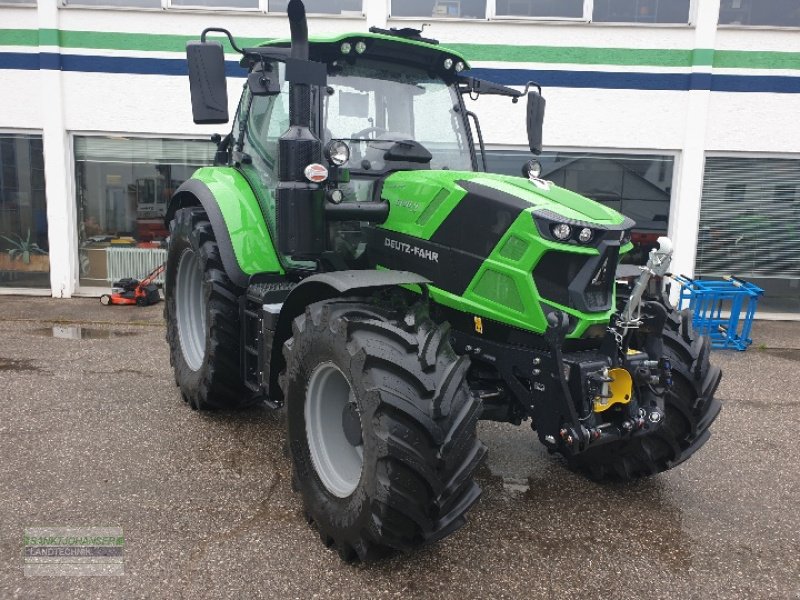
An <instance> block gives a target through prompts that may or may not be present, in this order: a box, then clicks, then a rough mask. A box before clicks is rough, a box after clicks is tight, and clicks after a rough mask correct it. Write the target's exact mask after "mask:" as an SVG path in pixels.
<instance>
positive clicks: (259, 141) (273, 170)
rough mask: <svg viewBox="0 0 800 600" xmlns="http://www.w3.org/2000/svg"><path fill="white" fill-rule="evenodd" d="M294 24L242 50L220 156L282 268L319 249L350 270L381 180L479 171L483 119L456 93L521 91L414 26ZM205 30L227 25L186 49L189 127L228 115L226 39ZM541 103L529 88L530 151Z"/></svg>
mask: <svg viewBox="0 0 800 600" xmlns="http://www.w3.org/2000/svg"><path fill="white" fill-rule="evenodd" d="M297 29H298V28H297V27H295V29H293V39H292V40H272V41H269V42H267V43H265V44H263V45H261V46H258V47H256V48H246V49H244V50H240V52H241V53H242V59H241V61H240V66H242V67H244V68H246V69H247V70H248V79H247V84H246V85H245V86H244V92H243V94H242V97H241V100H240V102H239V106H238V109H237V111H236V115H235V117H234V121H233V128H232V131H231V133H230V134H229V135H227V136H225V137H224V138H221V137H220V138H218V152H217V161H216V162H217V164H218V165H233V166H235V168H237V169H238V170H239V171H240V172H241V173H242V174H243V175H244V176H245V177H246V178H247V180H248V182H249V183H250V185H251V187H252V188H253V190H254V191H255V193H256V195H257V197H258V200H259V202H260V204H261V205H262V207H263V209H264V213H265V214H266V216H267V220H268V224H269V229H270V233H271V235H272V236H273V237H274V238H276V239H277V240H278V247H279V248H278V249H279V252H280V255H281V259H282V260H283V262H284V264H285V266H286V267H287V268H290V269H311V270H315V269H317V268H318V267H319V261H320V257H321V256H323V255H325V254H326V253H327V255H328V256H330V253H333V254H335V255H336V256H337V261H338V262H339V263H340V264H341V261H342V260H343V261H345V264H347V265H348V266H352V264H351V261H354V260H358V258H359V256H360V254H361V253H362V250H363V248H364V244H363V238H362V237H361V235H360V233H361V227H360V225H359V224H365V223H382V222H384V221H385V219H386V217H387V216H388V212H389V209H390V206H389V204H388V203H386V202H384V201H383V200H384V198H383V197H382V190H383V183H384V182H385V180H386V178H387V176H389V175H391V174H393V173H396V172H398V171H429V170H432V171H457V172H474V171H480V170H481V167H482V165H483V166H484V167H485V160H484V159H483V156H482V155H481V156H480V157H479V156H477V155H476V152H475V146H476V142H477V143H478V146H479V147H480V148H481V152H482V151H483V140H482V138H481V134H480V126H479V124H478V121H477V117H476V116H475V115H474V114H473V113H471V112H469V111H468V110H467V109H466V107H465V104H464V101H463V96H464V95H465V94H469V95H471V96H472V97H473V98H476V97H477V96H478V95H480V94H500V95H505V96H508V97H510V98H511V99H512V100H513V102H517V101H518V99H519V97H521V96H522V95H524V93H523V92H520V91H518V90H514V89H512V88H508V87H505V86H502V85H497V84H494V83H491V82H487V81H481V80H478V79H475V78H472V77H468V76H466V75H464V74H463V72H464V71H465V70H467V69H468V68H469V65H468V63H467V61H466V59H465V58H464V57H463V56H461V55H460V54H459V53H457V52H453V51H451V50H448V49H446V48H444V47H442V46H440V45H439V43H438V41H436V40H433V39H429V38H424V37H422V36H421V32H420V31H417V30H414V29H401V30H397V29H391V30H383V29H378V28H374V27H373V28H372V29H371V30H370V32H369V33H364V34H345V35H338V36H330V37H315V38H311V39H310V40H308V38H307V37H306V32H305V31H304V30H303V31H297ZM212 31H220V32H224V30H215V29H209V30H206V31H205V32H204V33H203V36H202V39H201V42H199V43H197V42H195V43H190V44H189V46H188V56H189V64H190V81H191V85H192V97H193V111H194V119H195V122H196V123H222V122H226V121H227V114H226V113H227V94H226V93H225V77H224V72H225V69H224V66H222V67H221V66H220V63H221V61H224V59H223V55H222V47H221V45H220V44H219V43H217V42H211V41H206V40H205V37H206V35H207V34H208V33H210V32H212ZM224 33H226V34H227V32H224ZM228 35H229V34H228ZM230 39H231V43H233V38H232V37H231V38H230ZM234 46H235V44H234ZM543 109H544V100H543V99H542V97H541V95H540V94H539V92H538V91H532V92H530V93H529V101H528V123H529V132H530V138H531V149H532V150H533V151H534V152H539V151H541V125H542V118H543ZM470 119H472V120H473V123H474V124H475V134H477V135H476V137H477V138H478V139H477V140H476V139H475V137H474V136H473V129H472V128H471V127H470V121H469V120H470ZM484 170H485V168H484ZM302 198H304V199H302Z"/></svg>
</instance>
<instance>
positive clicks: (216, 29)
mask: <svg viewBox="0 0 800 600" xmlns="http://www.w3.org/2000/svg"><path fill="white" fill-rule="evenodd" d="M212 31H213V32H215V33H224V34H225V35H227V36H228V41H229V42H230V43H231V47H233V49H234V50H236V52H238V53H239V54H244V50H242V49H241V48H239V46H237V45H236V42H235V41H234V39H233V34H232V33H231V32H230V31H228V30H227V29H223V28H222V27H207V28H206V29H203V33H201V34H200V41H201V42H203V43H205V42H206V34H208V33H210V32H212Z"/></svg>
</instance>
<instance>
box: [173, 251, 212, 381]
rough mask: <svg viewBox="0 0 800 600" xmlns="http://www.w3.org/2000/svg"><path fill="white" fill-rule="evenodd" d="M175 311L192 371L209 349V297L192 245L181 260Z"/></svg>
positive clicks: (179, 334)
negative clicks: (207, 348)
mask: <svg viewBox="0 0 800 600" xmlns="http://www.w3.org/2000/svg"><path fill="white" fill-rule="evenodd" d="M175 312H176V321H177V323H178V338H179V339H180V343H181V350H183V358H184V360H185V361H186V364H187V365H188V366H189V368H190V369H191V370H192V371H198V370H200V367H201V366H202V365H203V358H204V357H205V353H206V298H205V294H204V293H203V272H202V271H201V270H200V262H199V261H198V260H197V254H196V253H195V252H194V251H193V250H191V249H189V248H187V249H186V250H184V251H183V254H181V258H180V261H179V262H178V273H177V275H176V278H175Z"/></svg>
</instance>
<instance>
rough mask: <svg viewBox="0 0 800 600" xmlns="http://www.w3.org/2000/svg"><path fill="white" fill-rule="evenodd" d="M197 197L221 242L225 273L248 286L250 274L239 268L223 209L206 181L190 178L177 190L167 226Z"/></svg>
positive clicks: (167, 218)
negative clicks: (180, 209)
mask: <svg viewBox="0 0 800 600" xmlns="http://www.w3.org/2000/svg"><path fill="white" fill-rule="evenodd" d="M195 198H196V199H197V200H199V201H200V205H201V206H202V207H203V209H204V210H205V211H206V215H208V220H209V221H210V222H211V228H212V229H213V230H214V237H216V238H217V244H219V253H220V256H221V257H222V264H223V265H224V266H225V273H226V274H227V275H228V277H229V278H230V280H231V281H232V282H233V283H235V284H236V285H238V286H239V287H241V288H246V287H247V284H248V283H249V276H248V275H247V274H245V272H244V271H242V269H241V268H239V263H238V262H237V260H236V255H235V254H234V253H233V244H232V243H231V236H230V234H229V233H228V226H227V225H226V224H225V219H223V218H222V211H220V209H219V205H218V204H217V201H216V199H215V198H214V194H212V193H211V190H210V189H208V186H207V185H206V184H205V183H203V182H202V181H199V180H197V179H188V180H186V181H185V182H184V183H183V185H181V187H179V188H178V189H177V190H176V191H175V194H174V195H173V196H172V199H171V200H170V205H169V209H168V210H167V215H166V217H165V221H166V222H167V226H169V222H170V221H171V220H172V217H173V216H174V215H175V211H176V210H178V209H179V208H185V207H187V206H196V205H197V203H196V202H195V201H194V199H195Z"/></svg>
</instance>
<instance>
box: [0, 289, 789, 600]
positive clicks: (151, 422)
mask: <svg viewBox="0 0 800 600" xmlns="http://www.w3.org/2000/svg"><path fill="white" fill-rule="evenodd" d="M163 334H164V331H163V327H162V324H161V306H154V307H148V308H139V307H102V306H101V305H100V304H99V303H98V302H97V300H71V301H63V300H61V301H58V300H49V299H41V298H12V297H0V457H2V460H1V461H0V598H9V597H11V598H13V597H20V598H39V597H41V598H50V597H53V596H55V595H57V596H62V597H81V598H106V597H125V598H138V597H151V598H163V597H174V598H189V597H191V598H222V597H239V598H259V597H263V598H313V597H326V598H379V597H402V598H428V597H431V598H434V597H435V598H556V597H570V598H571V597H575V598H609V599H617V598H646V597H649V598H698V599H701V598H702V599H705V598H737V599H738V598H792V599H796V600H797V599H800V450H798V445H797V443H796V442H795V440H796V439H797V431H798V429H799V428H800V400H798V395H797V390H798V389H800V370H798V364H797V363H798V359H800V350H799V349H800V323H775V322H759V323H757V324H756V327H755V330H754V336H753V337H754V339H755V343H754V345H753V347H752V348H751V349H750V350H748V351H747V352H744V353H736V352H715V353H714V355H713V359H714V361H715V362H716V363H717V364H719V365H721V366H722V368H723V371H724V373H725V375H724V378H723V381H722V384H721V386H720V389H719V391H718V394H717V396H718V397H719V398H720V399H721V400H722V401H723V404H724V409H723V412H722V413H721V415H720V417H719V419H718V420H717V422H716V423H715V425H714V426H713V427H712V433H713V437H712V438H711V440H710V441H709V443H708V444H707V445H706V446H705V447H704V448H703V449H702V450H701V451H700V452H699V453H698V454H696V455H695V456H694V457H693V458H692V459H691V460H689V461H688V462H686V463H684V464H683V465H681V466H680V467H678V468H677V469H674V470H673V471H669V472H667V473H664V474H662V475H659V476H656V477H654V478H651V479H648V480H645V481H641V482H638V483H635V484H629V485H621V484H616V485H598V484H595V483H592V482H589V481H587V480H585V479H584V478H582V477H580V476H578V475H576V474H573V473H570V472H569V471H567V470H566V469H565V468H564V467H563V465H562V464H561V462H560V461H559V460H558V459H557V458H554V457H551V456H549V455H548V454H547V453H546V452H545V451H544V449H543V448H542V447H541V446H540V445H539V444H538V442H537V441H536V439H535V437H534V435H533V433H532V432H531V431H530V429H529V428H528V427H526V426H522V427H513V426H507V425H500V424H494V423H483V424H481V426H480V435H481V437H482V439H483V440H484V441H485V442H486V444H487V445H488V446H489V458H488V460H487V463H486V464H485V465H484V466H483V467H482V468H481V470H480V471H479V474H478V481H479V483H480V484H481V486H482V487H483V490H484V494H483V497H482V498H481V501H480V502H479V504H478V505H477V506H476V507H475V509H473V511H472V512H471V513H470V521H469V523H468V525H467V526H466V527H465V528H464V529H462V530H461V531H459V532H458V533H456V534H455V535H454V536H451V537H449V538H448V539H446V540H444V541H443V542H440V543H438V544H435V545H433V546H430V547H426V548H424V549H422V550H420V551H418V552H416V553H414V554H411V555H400V556H396V557H394V558H391V559H389V560H386V561H384V562H380V563H378V564H374V565H369V566H364V565H356V566H351V565H346V564H343V563H342V562H341V561H340V560H339V558H338V556H337V555H336V554H335V553H333V552H331V551H329V550H327V549H325V548H324V547H323V546H322V544H320V542H319V540H318V538H317V536H316V534H315V532H314V531H313V530H312V529H310V528H309V527H308V526H307V525H306V523H305V520H304V519H303V516H302V513H301V510H300V499H299V497H298V496H296V495H295V494H294V493H292V491H291V488H290V481H289V473H290V470H289V460H288V458H287V457H286V456H285V453H284V442H285V423H284V416H283V413H281V412H277V413H276V412H272V411H269V410H267V409H263V408H257V409H252V410H249V411H247V412H243V413H236V414H228V413H218V414H199V413H196V412H192V411H190V410H189V409H188V408H187V407H186V405H185V404H184V403H183V402H182V400H181V398H180V394H179V393H178V391H177V388H176V387H175V385H174V380H173V378H172V373H171V370H170V368H169V361H168V354H167V348H166V344H165V342H164V335H163ZM70 525H86V526H90V525H97V526H110V527H111V526H115V527H122V528H123V530H124V534H125V539H126V547H125V558H124V568H125V575H124V576H121V577H84V578H78V577H71V578H55V577H31V578H26V577H24V576H23V572H22V534H23V529H24V528H26V527H32V526H70Z"/></svg>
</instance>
